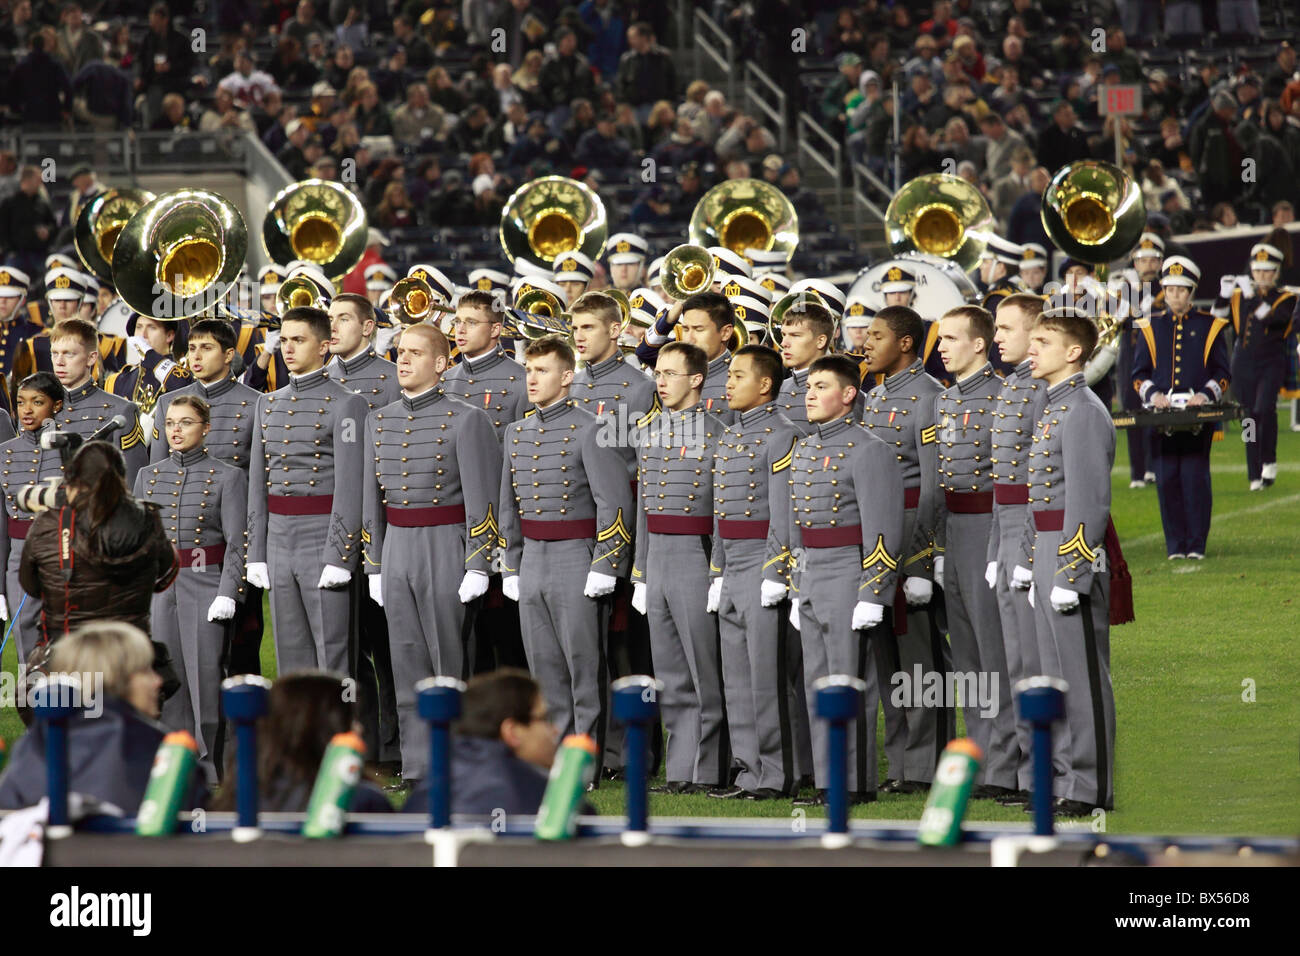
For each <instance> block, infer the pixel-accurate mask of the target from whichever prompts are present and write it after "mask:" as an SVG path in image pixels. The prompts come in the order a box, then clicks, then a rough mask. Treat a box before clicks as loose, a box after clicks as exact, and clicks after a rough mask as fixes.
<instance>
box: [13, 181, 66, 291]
mask: <svg viewBox="0 0 1300 956" xmlns="http://www.w3.org/2000/svg"><path fill="white" fill-rule="evenodd" d="M37 226H48V227H49V229H50V234H49V236H48V237H47V238H45V239H42V238H41V237H40V236H38V235H37V234H36V227H37ZM56 226H57V223H56V222H55V219H54V209H53V208H52V207H51V206H50V203H49V200H47V199H46V198H45V197H44V196H42V195H41V194H40V193H37V194H36V195H34V196H29V195H28V194H27V193H25V192H23V191H22V190H21V189H20V190H18V191H17V192H15V193H14V194H13V195H12V196H10V197H9V198H8V199H6V200H5V201H4V202H3V203H0V254H3V253H5V252H41V253H43V252H45V250H47V249H48V248H49V247H50V241H51V240H52V239H53V238H54V232H55V227H56ZM38 294H39V293H38Z"/></svg>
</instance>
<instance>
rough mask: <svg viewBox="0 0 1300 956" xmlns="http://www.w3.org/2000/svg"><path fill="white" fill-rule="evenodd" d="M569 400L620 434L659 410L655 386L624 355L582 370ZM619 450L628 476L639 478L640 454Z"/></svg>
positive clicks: (575, 381)
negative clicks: (602, 420)
mask: <svg viewBox="0 0 1300 956" xmlns="http://www.w3.org/2000/svg"><path fill="white" fill-rule="evenodd" d="M569 397H570V398H571V399H572V400H573V401H575V402H578V403H579V407H580V408H582V409H584V410H586V411H588V412H591V414H593V415H595V416H596V417H597V418H601V419H604V420H606V421H610V422H612V423H613V424H614V426H615V428H616V430H618V428H619V426H620V425H621V426H622V431H623V432H624V433H626V432H627V431H628V428H627V426H630V425H634V424H636V423H637V422H638V421H639V420H640V419H642V418H643V417H644V416H645V415H647V414H649V413H650V412H653V411H655V410H657V409H658V408H659V393H658V391H656V390H655V385H654V382H652V381H651V380H650V379H649V378H647V377H646V376H645V374H644V373H643V372H641V371H639V370H638V369H636V368H634V367H633V366H632V364H631V363H630V362H628V361H627V359H625V358H624V357H623V353H622V352H616V353H615V354H614V355H613V356H612V357H611V358H607V359H605V361H603V362H597V363H595V364H592V365H586V366H584V367H583V368H581V369H579V370H578V371H577V373H576V374H574V376H573V385H572V386H571V387H570V389H569ZM619 450H620V453H621V454H622V455H623V460H624V461H626V462H627V466H628V476H629V477H631V476H633V475H635V474H636V468H637V464H636V461H637V450H636V449H635V448H633V447H632V446H631V445H630V444H628V445H620V449H619Z"/></svg>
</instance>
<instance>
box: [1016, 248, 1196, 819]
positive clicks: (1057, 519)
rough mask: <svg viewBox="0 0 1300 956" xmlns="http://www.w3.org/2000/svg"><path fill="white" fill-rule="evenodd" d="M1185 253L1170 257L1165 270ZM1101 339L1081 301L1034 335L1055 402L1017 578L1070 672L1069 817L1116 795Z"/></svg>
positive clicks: (1109, 437)
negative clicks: (1088, 375) (1093, 385)
mask: <svg viewBox="0 0 1300 956" xmlns="http://www.w3.org/2000/svg"><path fill="white" fill-rule="evenodd" d="M1179 258H1181V257H1177V256H1175V257H1174V259H1172V260H1170V261H1169V262H1166V263H1165V269H1166V271H1167V270H1169V268H1170V267H1171V265H1176V264H1177V263H1176V260H1177V259H1179ZM1174 275H1178V276H1180V275H1181V274H1178V273H1175V274H1174ZM1168 288H1169V287H1166V291H1168ZM1182 288H1188V287H1186V286H1183V287H1182ZM1185 297H1186V298H1188V299H1190V297H1191V295H1190V289H1189V290H1188V292H1187V293H1185ZM1096 345H1097V327H1096V325H1095V324H1094V322H1093V320H1092V319H1091V318H1089V317H1088V315H1087V314H1086V313H1083V312H1081V311H1080V310H1078V309H1077V308H1062V309H1052V310H1049V311H1047V312H1044V313H1043V315H1042V316H1041V317H1040V318H1039V320H1038V322H1037V324H1036V325H1035V326H1034V329H1033V331H1032V332H1031V333H1030V340H1029V359H1030V363H1031V368H1032V370H1033V376H1034V378H1035V379H1038V380H1039V381H1041V382H1042V383H1043V385H1044V386H1045V388H1046V390H1047V391H1046V395H1045V398H1046V407H1045V410H1044V412H1043V416H1042V417H1041V418H1040V419H1039V420H1038V423H1037V425H1035V427H1034V441H1033V445H1032V449H1031V451H1030V452H1029V466H1028V468H1027V470H1026V473H1027V475H1028V481H1029V519H1028V520H1027V521H1026V523H1025V538H1024V544H1023V545H1022V553H1021V563H1020V565H1019V566H1017V567H1016V568H1015V569H1014V571H1013V578H1012V580H1013V581H1014V582H1015V586H1016V587H1024V588H1027V589H1028V592H1029V603H1030V604H1031V605H1033V606H1034V620H1035V623H1036V625H1037V628H1038V631H1039V634H1040V635H1050V638H1051V640H1052V642H1053V643H1055V645H1056V647H1057V648H1059V650H1060V662H1061V676H1062V677H1064V679H1065V680H1066V681H1067V682H1068V683H1069V685H1070V688H1071V692H1070V693H1068V694H1066V695H1065V723H1066V725H1067V726H1068V728H1069V757H1068V765H1069V773H1068V774H1067V775H1066V776H1064V777H1057V778H1055V779H1054V781H1053V792H1054V793H1056V794H1057V799H1056V801H1055V803H1054V807H1055V809H1056V812H1058V813H1060V814H1062V815H1065V816H1086V815H1088V814H1089V813H1091V811H1092V810H1093V809H1094V808H1096V807H1101V808H1103V809H1106V810H1110V809H1112V808H1113V807H1114V800H1115V791H1114V767H1115V698H1114V693H1113V691H1112V689H1111V680H1110V611H1109V606H1110V598H1109V592H1110V581H1109V576H1108V574H1107V573H1106V572H1105V571H1098V570H1096V565H1095V564H1094V561H1095V560H1096V557H1097V556H1098V553H1099V552H1100V551H1101V550H1102V547H1103V539H1104V537H1105V534H1106V528H1107V525H1108V522H1109V515H1110V470H1111V466H1112V464H1113V463H1114V461H1115V425H1114V423H1113V421H1112V420H1111V415H1110V410H1109V409H1108V408H1107V407H1106V406H1105V405H1104V404H1102V402H1101V400H1100V399H1098V398H1097V396H1096V395H1095V394H1093V392H1092V391H1091V389H1089V388H1088V387H1087V385H1086V382H1085V380H1084V375H1083V366H1084V363H1085V362H1086V361H1087V359H1088V356H1090V355H1091V354H1092V352H1093V349H1094V348H1096ZM1067 536H1068V537H1067ZM1039 643H1040V645H1042V644H1043V643H1044V639H1043V638H1042V637H1040V640H1039ZM1041 663H1042V664H1043V666H1044V667H1046V666H1048V662H1047V661H1043V662H1041Z"/></svg>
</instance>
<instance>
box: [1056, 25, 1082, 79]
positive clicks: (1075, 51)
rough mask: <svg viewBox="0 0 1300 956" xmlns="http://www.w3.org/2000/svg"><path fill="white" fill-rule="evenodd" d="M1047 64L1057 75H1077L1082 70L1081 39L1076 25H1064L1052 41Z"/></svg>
mask: <svg viewBox="0 0 1300 956" xmlns="http://www.w3.org/2000/svg"><path fill="white" fill-rule="evenodd" d="M1050 50H1051V56H1050V60H1049V62H1050V63H1051V66H1052V68H1053V69H1055V70H1056V71H1057V72H1058V73H1077V72H1078V71H1080V70H1082V69H1083V39H1082V37H1081V36H1080V33H1079V26H1078V24H1076V23H1066V24H1064V25H1063V26H1062V27H1061V29H1060V32H1059V33H1058V34H1057V36H1056V37H1055V38H1054V39H1053V40H1052V43H1051V46H1050Z"/></svg>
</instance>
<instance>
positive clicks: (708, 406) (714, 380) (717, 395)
mask: <svg viewBox="0 0 1300 956" xmlns="http://www.w3.org/2000/svg"><path fill="white" fill-rule="evenodd" d="M730 371H731V351H730V350H729V349H723V350H722V354H721V355H719V356H718V357H717V358H715V359H714V360H713V361H711V362H710V363H709V369H708V371H707V372H706V373H705V375H704V384H703V385H702V386H700V401H701V402H703V403H704V410H705V411H706V412H712V413H713V414H714V415H717V416H718V418H719V419H721V420H722V423H723V424H724V425H730V424H731V423H732V422H733V421H734V420H735V418H736V413H735V412H733V411H732V410H731V406H729V405H728V404H727V373H728V372H730Z"/></svg>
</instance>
